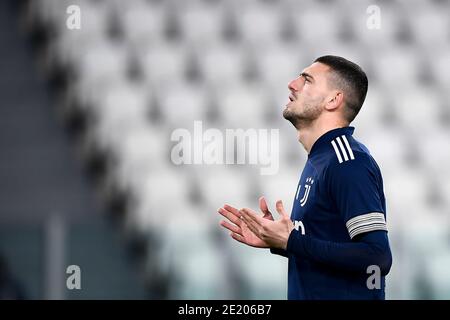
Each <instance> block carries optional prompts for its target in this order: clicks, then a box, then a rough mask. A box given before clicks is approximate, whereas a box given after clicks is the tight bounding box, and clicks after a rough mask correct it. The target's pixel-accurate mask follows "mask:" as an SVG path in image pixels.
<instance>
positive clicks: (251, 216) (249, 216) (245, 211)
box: [239, 208, 264, 225]
mask: <svg viewBox="0 0 450 320" xmlns="http://www.w3.org/2000/svg"><path fill="white" fill-rule="evenodd" d="M239 212H241V213H242V214H243V215H245V217H246V218H247V220H253V221H254V222H255V223H256V224H257V225H262V223H263V221H264V218H261V217H260V216H258V215H257V214H256V212H254V211H253V210H251V209H248V208H243V209H242V210H240V211H239Z"/></svg>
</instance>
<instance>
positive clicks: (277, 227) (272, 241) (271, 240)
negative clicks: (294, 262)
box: [239, 200, 294, 250]
mask: <svg viewBox="0 0 450 320" xmlns="http://www.w3.org/2000/svg"><path fill="white" fill-rule="evenodd" d="M276 208H277V212H278V214H279V215H280V217H281V219H279V220H276V221H272V220H268V219H264V218H263V217H261V216H259V215H258V214H257V213H256V212H255V211H253V210H252V209H249V208H243V209H241V210H239V213H240V214H241V219H242V221H244V223H245V224H246V225H247V226H248V228H249V229H250V230H251V231H252V232H253V233H254V234H255V235H256V236H257V237H258V238H260V239H261V240H263V241H264V242H266V243H267V244H268V245H269V246H270V247H272V248H280V249H285V250H286V247H287V242H288V239H289V235H290V234H291V231H292V230H293V229H294V224H293V223H292V221H291V219H290V218H289V216H288V214H287V213H286V211H285V210H284V207H283V202H282V201H281V200H278V201H277V203H276Z"/></svg>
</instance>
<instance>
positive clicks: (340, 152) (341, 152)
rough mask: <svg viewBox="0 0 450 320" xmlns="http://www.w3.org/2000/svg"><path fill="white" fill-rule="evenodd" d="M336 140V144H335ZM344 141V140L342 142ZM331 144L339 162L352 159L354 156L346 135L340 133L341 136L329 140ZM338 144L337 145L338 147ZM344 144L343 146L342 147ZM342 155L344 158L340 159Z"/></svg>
mask: <svg viewBox="0 0 450 320" xmlns="http://www.w3.org/2000/svg"><path fill="white" fill-rule="evenodd" d="M341 138H342V140H341ZM336 141H337V144H336ZM342 141H344V142H342ZM331 144H332V145H333V149H334V152H336V156H337V158H338V160H339V163H342V162H344V161H348V160H349V159H351V160H354V159H355V156H354V154H353V151H352V148H350V144H349V143H348V140H347V137H346V136H345V135H342V136H341V137H337V138H336V139H334V140H332V141H331ZM338 145H339V147H338ZM344 145H345V147H344ZM342 157H344V159H342Z"/></svg>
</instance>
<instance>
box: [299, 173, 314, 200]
mask: <svg viewBox="0 0 450 320" xmlns="http://www.w3.org/2000/svg"><path fill="white" fill-rule="evenodd" d="M313 183H314V180H313V178H312V177H309V178H307V179H306V183H305V191H304V193H303V197H302V198H301V199H300V206H302V207H303V206H304V205H305V204H306V201H308V197H309V192H310V191H311V186H312V185H313ZM300 189H301V185H299V186H298V190H297V195H296V196H295V199H296V200H298V194H299V193H300Z"/></svg>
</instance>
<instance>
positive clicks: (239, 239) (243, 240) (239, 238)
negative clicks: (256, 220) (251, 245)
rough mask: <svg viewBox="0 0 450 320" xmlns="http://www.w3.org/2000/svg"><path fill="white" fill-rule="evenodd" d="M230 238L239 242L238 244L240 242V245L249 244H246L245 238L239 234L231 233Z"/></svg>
mask: <svg viewBox="0 0 450 320" xmlns="http://www.w3.org/2000/svg"><path fill="white" fill-rule="evenodd" d="M230 236H231V237H232V238H233V239H234V240H236V241H238V242H240V243H243V244H247V242H245V239H244V237H242V236H240V235H239V234H237V233H234V232H231V233H230Z"/></svg>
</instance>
